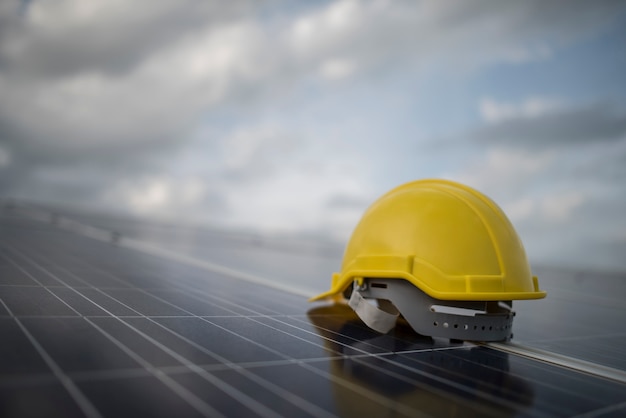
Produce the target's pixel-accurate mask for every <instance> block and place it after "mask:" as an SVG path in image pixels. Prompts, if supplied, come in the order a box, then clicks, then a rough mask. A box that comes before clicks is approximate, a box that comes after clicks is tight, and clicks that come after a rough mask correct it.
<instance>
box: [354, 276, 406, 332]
mask: <svg viewBox="0 0 626 418" xmlns="http://www.w3.org/2000/svg"><path fill="white" fill-rule="evenodd" d="M348 304H349V305H350V307H351V308H352V309H354V312H356V314H357V315H358V316H359V318H361V320H362V321H363V322H365V324H366V325H367V326H368V327H370V328H371V329H373V330H374V331H378V332H380V333H382V334H386V333H388V332H389V331H390V330H391V329H392V328H393V327H395V326H396V319H398V315H399V312H398V310H397V309H396V308H395V307H394V306H393V304H392V303H391V302H389V301H387V300H379V305H380V307H376V306H374V305H372V304H371V303H369V302H368V301H366V300H365V299H364V298H363V296H361V294H360V293H359V290H358V286H357V285H356V283H355V286H354V289H353V290H352V296H350V301H349V302H348ZM383 308H384V309H385V310H383ZM387 311H388V312H387Z"/></svg>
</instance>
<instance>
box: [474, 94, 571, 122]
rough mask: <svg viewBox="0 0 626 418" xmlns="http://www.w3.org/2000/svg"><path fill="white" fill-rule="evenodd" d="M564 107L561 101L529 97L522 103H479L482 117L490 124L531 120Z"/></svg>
mask: <svg viewBox="0 0 626 418" xmlns="http://www.w3.org/2000/svg"><path fill="white" fill-rule="evenodd" d="M562 107H563V104H562V102H561V101H559V100H557V99H553V98H547V97H529V98H527V99H525V100H524V101H522V102H520V103H507V102H498V101H496V100H494V99H492V98H483V99H481V101H480V103H479V110H480V115H481V116H482V118H483V120H485V121H486V122H488V123H498V122H502V121H506V120H509V119H520V118H524V119H530V118H537V117H541V116H544V115H546V114H548V113H551V112H554V111H556V110H559V109H560V108H562Z"/></svg>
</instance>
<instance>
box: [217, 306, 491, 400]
mask: <svg viewBox="0 0 626 418" xmlns="http://www.w3.org/2000/svg"><path fill="white" fill-rule="evenodd" d="M207 296H210V297H212V298H214V297H215V296H213V295H207ZM226 302H228V303H230V304H235V303H234V302H231V301H226ZM240 307H241V308H243V309H246V310H249V311H252V312H254V311H253V310H251V309H249V308H245V307H242V306H240ZM254 313H255V314H256V315H257V316H259V317H267V316H266V315H262V314H260V313H258V312H254ZM246 318H247V319H250V320H253V321H255V322H257V323H259V324H261V325H264V326H266V327H270V328H272V329H274V330H276V331H279V332H283V333H285V334H287V335H289V336H291V337H295V338H298V339H300V340H302V341H303V342H305V343H308V344H314V345H318V346H320V347H321V348H325V347H324V346H321V345H319V344H315V343H312V342H311V341H308V340H306V339H303V338H301V337H298V336H295V335H294V334H290V333H287V332H285V331H283V330H280V329H278V328H276V327H271V326H270V325H268V324H264V323H262V322H259V321H256V320H254V319H252V318H251V317H249V316H248V317H246ZM272 319H274V320H277V321H278V319H276V318H272ZM280 322H282V321H280ZM282 323H284V322H282ZM284 324H286V325H289V326H293V325H291V324H287V323H284ZM294 328H297V329H300V330H302V329H301V328H298V327H294ZM225 330H226V331H229V332H232V333H233V334H235V335H238V336H240V337H241V335H240V334H238V333H235V332H234V331H230V330H228V329H225ZM302 331H305V330H302ZM306 332H308V331H306ZM244 338H245V337H244ZM249 341H251V342H252V343H254V344H257V345H258V342H256V341H253V340H249ZM339 344H342V345H343V343H339ZM263 347H264V348H266V349H270V348H268V347H266V346H263ZM363 354H369V353H367V352H365V351H363ZM365 365H367V364H365ZM404 367H406V366H404ZM411 370H412V371H414V372H415V371H416V370H415V369H411ZM314 371H315V372H316V373H318V372H319V371H318V370H316V369H315V370H314ZM378 371H380V372H382V373H386V374H390V373H389V372H388V371H387V370H386V369H384V368H379V369H378ZM418 372H421V371H418ZM418 374H419V373H418ZM390 375H391V374H390ZM393 376H397V375H395V374H393ZM426 376H428V377H430V378H432V377H433V376H432V375H430V374H426ZM327 377H328V376H327ZM333 378H334V376H333ZM405 380H406V379H405ZM435 380H438V379H435ZM439 380H440V381H441V382H444V383H446V384H452V386H455V387H456V389H459V390H462V391H467V390H468V388H467V387H465V386H462V385H455V384H453V383H454V382H451V381H449V380H445V379H439ZM410 382H411V383H416V382H415V381H410ZM472 394H473V395H477V394H479V395H482V396H483V397H487V398H489V399H490V400H492V401H496V402H500V403H502V401H501V400H499V399H497V398H495V397H491V396H489V395H488V394H485V393H483V392H480V393H478V392H472Z"/></svg>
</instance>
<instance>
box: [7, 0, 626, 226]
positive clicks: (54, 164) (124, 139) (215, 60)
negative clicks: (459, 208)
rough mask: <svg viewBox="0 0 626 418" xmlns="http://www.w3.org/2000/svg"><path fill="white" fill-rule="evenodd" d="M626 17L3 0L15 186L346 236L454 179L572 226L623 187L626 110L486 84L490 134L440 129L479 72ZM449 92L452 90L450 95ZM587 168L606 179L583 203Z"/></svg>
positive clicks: (156, 211)
mask: <svg viewBox="0 0 626 418" xmlns="http://www.w3.org/2000/svg"><path fill="white" fill-rule="evenodd" d="M623 10H624V7H623V6H622V5H621V4H619V3H615V2H611V1H597V2H587V1H574V2H570V3H569V4H568V7H566V8H564V7H563V5H562V3H561V2H559V1H554V2H545V1H529V2H508V3H503V2H491V1H481V0H478V1H473V2H389V1H379V0H372V1H357V0H340V1H334V2H315V3H303V4H299V5H297V6H294V5H290V6H286V5H285V4H283V3H281V2H269V3H259V2H255V1H236V2H227V3H224V2H218V1H203V2H197V1H192V0H182V1H175V0H150V1H147V0H144V1H136V2H132V3H128V2H122V1H119V0H113V1H109V0H94V1H91V2H88V3H85V2H80V1H77V0H58V1H56V2H45V1H31V2H19V1H14V2H9V1H7V2H1V3H0V91H2V95H1V97H0V195H12V196H16V197H22V198H26V199H36V200H39V201H44V202H46V201H52V202H63V203H66V204H67V205H91V206H94V207H98V208H102V209H109V208H111V209H119V210H127V211H130V212H132V213H136V214H141V215H142V216H159V217H168V216H173V217H174V218H176V217H180V216H181V214H184V217H185V220H194V219H195V220H200V221H202V222H212V223H214V224H215V223H219V224H223V225H228V226H244V227H249V228H255V229H266V230H281V231H286V230H291V231H301V230H314V231H318V232H319V231H324V232H325V233H328V234H334V236H338V237H344V236H345V235H346V234H347V233H348V232H349V231H350V230H351V228H352V227H353V226H354V224H355V223H356V221H358V218H359V216H360V214H361V212H362V211H363V209H365V207H366V206H367V204H368V203H370V202H372V201H373V200H374V199H375V198H376V197H377V196H376V194H377V193H379V192H382V191H384V190H382V189H383V188H385V187H387V186H391V185H395V184H397V183H399V182H401V181H406V180H409V179H411V178H413V177H414V176H415V175H420V176H422V175H424V176H437V177H440V176H442V174H445V176H447V177H451V178H454V179H458V180H461V181H465V182H467V183H469V184H470V185H473V186H475V187H477V188H479V189H481V190H484V191H485V192H487V194H489V195H493V196H494V197H495V198H496V200H497V201H498V202H502V204H503V206H505V208H510V209H507V211H508V212H510V213H511V214H512V215H511V216H512V217H513V218H515V219H516V220H518V221H519V222H521V223H523V224H524V225H526V223H527V222H530V221H531V220H534V219H536V218H540V222H539V224H541V225H543V226H545V223H542V222H544V221H545V222H553V223H560V224H563V225H569V223H571V222H573V221H574V220H578V219H579V218H578V216H583V215H584V214H587V210H588V208H589V207H590V205H591V204H592V203H590V202H593V201H594V200H593V199H595V198H596V196H595V195H593V194H589V193H588V190H589V189H591V188H592V187H594V184H595V185H596V187H597V184H596V183H594V181H596V180H597V179H598V178H602V179H609V180H610V181H607V184H608V186H607V190H611V191H615V188H616V187H615V184H622V183H623V180H624V170H623V169H622V168H621V167H623V166H624V164H623V163H621V165H620V163H618V162H616V161H618V159H619V158H623V156H624V152H623V151H624V148H623V145H620V144H622V141H623V138H624V135H625V131H626V115H624V113H623V112H622V111H620V110H619V107H618V106H617V105H615V106H614V105H611V104H607V103H609V102H608V101H606V100H605V99H606V98H604V97H601V98H600V100H596V99H595V98H592V100H591V101H587V102H584V103H587V104H586V105H585V104H582V105H581V104H580V103H581V102H570V100H571V99H568V100H565V99H559V97H556V96H553V95H551V93H550V92H542V91H530V92H525V93H526V95H522V96H521V97H523V99H522V100H521V101H519V102H515V101H506V100H501V99H498V98H499V97H511V96H510V95H506V94H502V95H500V94H498V91H491V90H489V89H487V91H484V90H480V89H478V90H479V92H478V93H477V96H476V97H472V98H471V99H470V100H471V101H470V100H468V103H470V105H469V106H471V103H476V101H477V102H478V110H479V116H480V117H482V121H470V122H469V123H468V124H469V125H470V126H471V125H472V123H473V124H474V125H473V126H476V124H479V126H478V127H476V128H474V129H473V130H465V129H463V128H460V129H458V126H455V127H454V129H456V131H454V132H455V133H454V135H453V136H454V138H452V139H451V140H450V141H449V142H448V143H447V144H446V145H451V146H450V147H449V149H448V150H446V152H440V151H441V150H437V149H434V148H435V147H433V146H432V143H434V142H436V141H435V140H434V139H432V138H430V137H428V134H427V132H429V129H433V130H436V129H442V130H445V129H453V128H448V124H449V123H450V126H452V125H454V123H453V122H454V121H455V120H458V119H461V120H464V121H465V120H467V119H468V118H469V116H473V117H476V116H477V115H476V113H475V112H472V110H473V109H471V108H470V107H465V106H464V105H463V103H464V102H463V100H465V99H464V97H467V96H468V95H469V93H468V92H469V91H474V90H472V89H473V88H474V87H475V84H473V83H475V82H476V77H475V76H476V75H477V74H483V73H482V72H483V71H486V70H500V69H502V68H517V67H519V68H521V69H523V68H525V67H524V65H527V64H528V63H533V64H532V65H539V64H541V63H543V64H546V65H548V64H550V63H551V62H553V61H554V60H558V59H559V54H560V53H561V52H562V51H563V49H567V48H569V47H570V46H572V45H573V46H576V45H578V43H579V42H580V40H585V39H588V38H590V37H591V38H593V37H594V36H597V34H598V33H602V31H603V30H604V29H605V28H606V27H607V26H610V25H614V24H615V23H614V22H615V19H616V16H619V15H620V13H622V14H623ZM466 85H467V86H468V87H467V88H465V87H463V86H466ZM431 86H434V87H431ZM459 86H461V87H462V88H461V89H460V90H461V91H458V94H457V90H456V89H458V87H459ZM472 86H474V87H472ZM447 88H450V89H455V95H454V99H453V100H449V101H448V102H446V103H445V105H443V106H442V105H441V104H440V103H439V106H438V107H437V103H438V102H437V100H438V98H439V93H440V92H441V91H444V90H446V89H447ZM429 89H430V90H429ZM425 91H428V92H431V93H432V92H433V91H434V94H431V95H429V94H427V93H425ZM556 91H558V90H556ZM441 97H443V96H441ZM514 97H517V96H514ZM564 97H565V96H564ZM457 99H458V102H457ZM594 100H595V101H594ZM416 103H417V104H416ZM589 103H592V104H589ZM419 106H423V107H428V108H431V107H432V108H433V109H441V111H440V113H439V114H438V115H437V118H433V119H438V121H435V120H428V119H429V118H428V117H427V116H426V117H425V116H422V120H419V117H416V116H420V115H416V113H419V109H416V107H419ZM468 115H469V116H468ZM416 120H418V122H415V121H416ZM441 120H443V122H441ZM482 122H485V123H484V124H483V123H482ZM422 123H423V125H424V126H421V125H422ZM436 123H439V124H440V125H439V126H438V127H434V126H435V124H436ZM412 124H413V125H420V126H419V129H417V128H415V127H414V126H413V125H412ZM433 127H434V128H433ZM409 128H411V129H413V130H410V129H409ZM417 130H419V132H418V134H420V135H421V136H420V135H417V136H419V138H416V136H414V135H413V133H414V131H417ZM422 132H426V133H424V134H422ZM447 132H450V130H448V131H447ZM593 141H595V142H602V144H603V145H605V146H604V148H606V149H608V150H609V151H603V149H604V148H602V147H599V146H597V145H594V144H593V143H592V142H593ZM416 144H418V145H416ZM416 146H417V147H419V153H418V154H419V155H414V154H411V152H410V151H411V150H414V149H415V147H416ZM574 146H576V147H578V146H580V147H582V148H581V149H582V153H583V154H584V155H583V157H584V158H582V157H581V155H582V154H581V151H580V150H578V151H576V150H572V147H574ZM607 159H609V161H610V164H603V163H602V162H603V161H607ZM546 176H549V177H546ZM546 178H550V179H551V180H550V186H549V187H548V186H546V185H545V183H546V181H545V179H546ZM573 178H576V179H580V178H587V179H591V180H586V181H587V183H585V182H584V181H583V183H584V185H585V186H584V188H585V190H583V191H580V193H581V194H580V196H582V197H577V196H578V195H577V194H576V193H577V190H576V189H575V188H573V187H572V185H571V184H572V179H573ZM568 182H569V183H568ZM618 188H619V187H618ZM550 199H552V200H550ZM605 202H609V204H611V202H613V203H614V200H611V199H610V198H607V199H606V200H605ZM611 216H613V217H615V216H617V215H615V214H612V215H611ZM557 221H558V222H557ZM529 225H530V224H529ZM533 225H536V224H533ZM531 227H532V225H531ZM529 228H530V227H529ZM527 230H530V229H527Z"/></svg>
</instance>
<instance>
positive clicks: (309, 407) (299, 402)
mask: <svg viewBox="0 0 626 418" xmlns="http://www.w3.org/2000/svg"><path fill="white" fill-rule="evenodd" d="M49 274H50V273H49ZM109 297H111V296H109ZM86 299H88V298H86ZM113 299H115V298H113ZM92 303H94V304H95V302H93V301H92ZM120 303H122V302H120ZM128 308H129V309H133V308H131V307H130V306H128ZM133 310H134V309H133ZM135 312H137V311H135ZM137 314H138V315H139V316H141V317H144V318H146V319H148V320H150V321H152V322H154V323H155V324H157V325H158V326H160V327H162V328H164V329H166V330H167V331H169V332H171V333H173V334H174V335H176V336H178V337H179V338H182V339H185V340H186V341H187V342H189V343H190V344H193V345H196V346H197V348H199V349H201V350H202V351H204V352H206V353H207V354H209V355H211V356H213V357H215V358H217V359H218V360H219V361H220V362H221V363H222V364H225V365H227V366H229V367H231V368H233V369H235V370H237V371H239V372H240V373H242V374H244V375H246V377H248V378H250V379H252V380H254V381H255V382H257V383H259V384H260V385H262V386H265V387H267V388H268V389H270V390H272V391H274V392H277V394H279V395H281V396H284V397H285V399H287V400H289V401H290V402H292V403H293V404H294V405H296V406H298V407H300V408H302V409H303V410H304V411H308V412H309V413H312V414H314V415H316V416H333V415H332V414H328V412H327V411H325V410H322V409H319V408H318V407H317V406H316V405H313V404H311V403H309V402H307V401H306V400H304V399H302V398H299V397H296V396H294V395H293V394H291V393H288V392H286V391H284V390H283V389H282V388H279V387H277V386H276V385H273V384H271V382H268V381H266V380H265V379H261V378H259V377H258V376H256V375H254V374H250V373H248V372H247V371H246V370H245V369H241V368H240V367H238V366H237V365H235V364H233V363H231V362H229V361H228V360H226V359H225V358H223V357H221V356H219V355H217V354H215V353H213V352H211V351H210V350H207V349H206V348H205V347H202V346H200V345H197V344H195V342H193V341H191V340H188V339H187V338H185V337H184V336H182V335H180V334H178V333H176V332H174V331H172V330H170V329H169V328H167V327H165V326H163V325H162V324H160V323H158V322H156V321H153V320H152V318H150V317H148V316H146V315H143V314H141V313H140V312H137ZM194 316H195V315H194ZM200 319H203V318H200ZM122 322H124V321H122ZM207 322H208V321H207ZM124 323H125V324H126V325H127V326H130V327H131V328H133V329H134V330H135V331H136V332H138V333H140V335H142V336H143V337H144V338H147V339H149V340H150V341H151V342H153V343H155V344H157V345H158V346H159V347H160V348H162V347H161V344H160V343H158V342H156V341H155V340H153V339H152V338H151V337H149V336H147V335H145V334H144V333H142V332H141V331H139V330H137V329H136V328H134V327H132V326H131V325H129V324H127V323H126V322H124ZM209 323H211V322H209ZM211 324H212V323H211ZM213 325H214V324H213ZM224 330H226V329H224ZM226 331H229V330H226ZM229 332H230V331H229ZM249 342H251V343H255V342H254V341H252V340H249ZM168 350H169V349H168ZM187 362H188V361H187ZM189 366H190V367H191V368H192V371H194V372H196V373H200V374H202V376H203V377H206V378H210V382H211V383H213V384H215V385H216V386H217V387H220V388H221V389H222V390H225V391H226V392H227V393H229V394H230V395H231V396H234V397H235V399H239V400H240V401H241V399H244V404H250V403H251V402H253V403H255V404H257V402H256V401H255V400H254V399H251V398H249V397H247V396H246V395H245V394H242V393H240V392H239V391H237V390H236V389H235V388H232V389H229V388H230V386H229V385H226V384H225V383H223V382H219V380H217V379H215V378H214V377H213V376H210V375H209V374H207V373H205V371H204V370H203V369H201V368H199V367H197V366H195V365H193V363H191V362H189ZM246 398H248V399H249V400H248V401H246V400H245V399H246ZM258 407H259V409H260V410H261V411H262V410H263V408H266V407H265V406H264V405H260V406H258ZM255 411H256V410H255ZM257 412H258V411H257ZM275 415H276V414H275V413H272V415H271V416H275Z"/></svg>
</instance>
